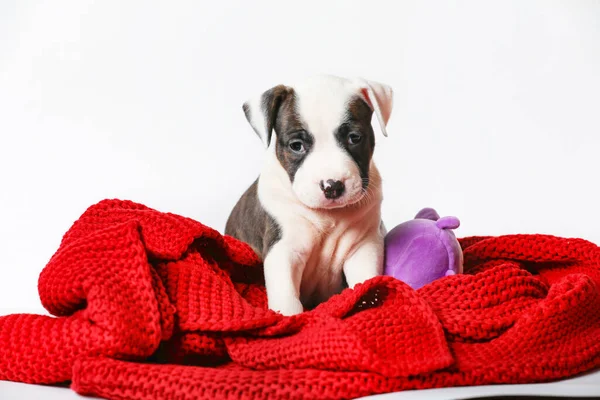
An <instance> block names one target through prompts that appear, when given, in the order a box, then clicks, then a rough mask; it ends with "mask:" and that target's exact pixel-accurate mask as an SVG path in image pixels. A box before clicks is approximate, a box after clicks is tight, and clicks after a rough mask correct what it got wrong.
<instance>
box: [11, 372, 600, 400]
mask: <svg viewBox="0 0 600 400" xmlns="http://www.w3.org/2000/svg"><path fill="white" fill-rule="evenodd" d="M494 395H496V396H498V395H538V396H563V397H567V398H575V397H593V396H600V371H597V372H595V373H592V374H586V375H583V376H580V377H577V378H572V379H567V380H564V381H560V382H552V383H540V384H533V385H495V386H474V387H461V388H445V389H429V390H417V391H415V390H411V391H406V392H397V393H388V394H382V395H377V396H368V397H363V398H362V399H372V400H404V399H407V400H453V399H467V398H472V397H478V396H494ZM0 398H1V399H3V400H21V399H47V400H63V399H64V400H68V399H84V398H87V397H82V396H79V395H77V394H76V393H75V392H73V391H72V390H71V389H68V388H56V387H47V386H40V385H26V384H23V383H14V382H3V381H0Z"/></svg>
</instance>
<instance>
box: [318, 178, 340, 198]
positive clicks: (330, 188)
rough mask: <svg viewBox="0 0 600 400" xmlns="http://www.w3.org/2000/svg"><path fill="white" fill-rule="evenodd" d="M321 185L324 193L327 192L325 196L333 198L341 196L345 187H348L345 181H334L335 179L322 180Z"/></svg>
mask: <svg viewBox="0 0 600 400" xmlns="http://www.w3.org/2000/svg"><path fill="white" fill-rule="evenodd" d="M319 187H320V188H321V190H322V191H323V194H325V198H327V199H331V200H333V199H337V198H339V197H341V196H342V194H344V189H346V187H345V185H344V182H342V181H334V180H333V179H327V181H321V182H320V183H319Z"/></svg>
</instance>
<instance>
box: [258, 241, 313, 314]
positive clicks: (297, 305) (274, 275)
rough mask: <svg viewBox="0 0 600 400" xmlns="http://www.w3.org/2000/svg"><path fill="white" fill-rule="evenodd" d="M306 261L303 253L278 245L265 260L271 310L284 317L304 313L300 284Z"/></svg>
mask: <svg viewBox="0 0 600 400" xmlns="http://www.w3.org/2000/svg"><path fill="white" fill-rule="evenodd" d="M305 263H306V260H305V258H304V257H302V255H301V253H298V252H295V251H294V249H293V248H292V247H291V246H289V245H286V243H285V242H278V243H276V244H275V245H274V246H273V247H272V248H271V250H270V251H269V253H268V254H267V257H266V258H265V262H264V269H265V286H266V288H267V298H268V300H269V308H270V309H271V310H274V311H279V312H280V313H281V314H283V315H295V314H300V313H301V312H302V311H304V308H303V307H302V303H301V302H300V282H301V280H302V272H303V271H304V265H305Z"/></svg>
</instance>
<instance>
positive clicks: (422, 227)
mask: <svg viewBox="0 0 600 400" xmlns="http://www.w3.org/2000/svg"><path fill="white" fill-rule="evenodd" d="M459 226H460V221H459V220H458V218H456V217H444V218H440V217H439V215H438V213H437V212H436V211H435V210H434V209H432V208H424V209H422V210H421V211H419V213H418V214H417V215H416V216H415V219H413V220H410V221H406V222H404V223H402V224H400V225H398V226H396V227H395V228H394V229H392V230H391V231H390V232H388V234H387V235H386V237H385V269H384V274H385V275H389V276H393V277H395V278H397V279H400V280H401V281H403V282H405V283H406V284H408V285H409V286H410V287H412V288H413V289H415V290H416V289H419V288H421V287H423V286H424V285H426V284H428V283H431V282H433V281H434V280H436V279H439V278H443V277H445V276H449V275H454V274H460V273H462V272H463V254H462V250H461V248H460V244H459V243H458V240H457V239H456V236H455V235H454V232H452V229H456V228H458V227H459Z"/></svg>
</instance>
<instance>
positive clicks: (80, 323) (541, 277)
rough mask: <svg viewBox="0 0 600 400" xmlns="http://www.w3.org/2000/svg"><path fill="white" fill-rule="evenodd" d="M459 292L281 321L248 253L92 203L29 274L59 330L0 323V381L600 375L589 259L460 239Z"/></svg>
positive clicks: (500, 379)
mask: <svg viewBox="0 0 600 400" xmlns="http://www.w3.org/2000/svg"><path fill="white" fill-rule="evenodd" d="M461 246H462V247H463V251H464V259H465V272H466V273H465V274H462V275H454V276H449V277H446V278H443V279H440V280H437V281H435V282H432V283H431V284H429V285H426V286H424V287H423V288H421V289H419V290H418V291H414V290H412V289H411V288H410V287H408V286H407V285H405V284H404V283H402V282H400V281H398V280H396V279H393V278H391V277H378V278H374V279H371V280H369V281H367V282H365V283H363V284H360V285H357V286H356V287H355V288H353V289H348V290H346V291H344V292H343V293H341V294H340V295H337V296H334V297H333V298H331V299H330V300H329V301H327V302H325V303H323V304H321V305H319V306H318V307H317V308H315V309H314V310H311V311H307V312H305V313H303V314H301V315H297V316H293V317H283V316H282V315H280V314H278V313H275V312H273V311H271V310H269V309H268V308H267V299H266V292H265V289H264V280H263V276H262V267H261V264H260V262H259V260H258V258H257V257H256V255H255V254H254V253H253V251H252V250H251V249H250V247H249V246H247V245H246V244H244V243H242V242H239V241H237V240H235V239H233V238H231V237H228V236H223V235H221V234H219V233H218V232H217V231H215V230H214V229H211V228H209V227H206V226H204V225H202V224H201V223H199V222H196V221H193V220H191V219H188V218H184V217H181V216H178V215H174V214H170V213H161V212H158V211H156V210H153V209H150V208H148V207H146V206H143V205H141V204H136V203H133V202H130V201H120V200H105V201H102V202H100V203H98V204H96V205H94V206H92V207H90V208H88V210H86V212H85V213H84V214H83V215H82V216H81V217H80V218H79V220H78V221H76V222H75V223H74V224H73V226H72V227H71V229H69V231H68V232H67V233H66V234H65V235H64V237H63V239H62V241H61V244H60V247H59V249H58V251H57V252H56V253H55V255H54V256H53V257H52V258H51V259H50V261H49V263H48V265H47V266H46V267H45V268H44V270H43V271H42V273H41V274H40V278H39V282H38V289H39V294H40V299H41V301H42V304H43V305H44V307H45V308H46V309H47V310H48V311H49V312H50V313H51V314H53V315H55V316H56V318H52V317H47V316H39V315H28V314H17V315H9V316H4V317H0V379H5V380H14V381H21V382H29V383H50V384H51V383H59V382H64V381H71V382H72V385H71V387H72V388H73V389H74V390H75V391H77V392H79V393H82V394H93V395H98V396H103V397H107V398H117V399H156V398H172V397H177V398H190V399H191V398H211V399H214V398H242V397H250V398H320V399H324V398H331V399H337V398H354V397H359V396H365V395H369V394H375V393H384V392H389V391H397V390H406V389H416V388H430V387H440V386H456V385H475V384H493V383H526V382H540V381H548V380H553V379H559V378H565V377H569V376H572V375H575V374H577V373H580V372H583V371H587V370H590V369H592V368H596V367H598V366H599V365H600V313H599V312H598V310H600V294H599V288H600V248H598V246H596V245H594V244H593V243H590V242H587V241H585V240H582V239H563V238H557V237H553V236H547V235H509V236H501V237H471V238H465V239H461Z"/></svg>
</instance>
